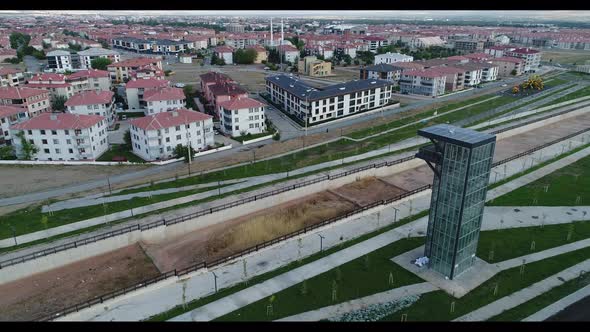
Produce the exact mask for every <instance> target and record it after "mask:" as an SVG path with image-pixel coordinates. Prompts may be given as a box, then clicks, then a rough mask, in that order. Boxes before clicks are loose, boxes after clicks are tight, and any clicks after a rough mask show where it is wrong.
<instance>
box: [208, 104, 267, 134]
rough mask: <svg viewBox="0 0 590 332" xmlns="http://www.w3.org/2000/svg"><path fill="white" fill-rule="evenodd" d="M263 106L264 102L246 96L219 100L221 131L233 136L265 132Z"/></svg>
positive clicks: (264, 105)
mask: <svg viewBox="0 0 590 332" xmlns="http://www.w3.org/2000/svg"><path fill="white" fill-rule="evenodd" d="M265 107H266V104H263V103H261V102H259V101H258V100H255V99H252V98H248V97H246V98H242V97H238V98H235V99H232V100H228V101H224V102H221V103H220V104H219V108H220V114H221V116H220V118H219V119H220V120H221V131H223V132H224V133H225V134H227V135H230V136H233V137H237V136H242V135H247V134H252V135H255V134H260V133H263V132H265V131H266V126H265V122H264V121H265V117H264V110H265Z"/></svg>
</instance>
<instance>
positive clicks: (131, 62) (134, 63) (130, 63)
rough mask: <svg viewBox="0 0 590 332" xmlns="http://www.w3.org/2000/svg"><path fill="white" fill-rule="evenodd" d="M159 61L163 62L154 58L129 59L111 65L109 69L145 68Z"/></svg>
mask: <svg viewBox="0 0 590 332" xmlns="http://www.w3.org/2000/svg"><path fill="white" fill-rule="evenodd" d="M158 61H161V60H160V59H152V58H134V59H128V60H123V61H119V62H115V63H111V64H110V65H108V66H107V67H139V66H145V65H149V64H152V63H156V62H158Z"/></svg>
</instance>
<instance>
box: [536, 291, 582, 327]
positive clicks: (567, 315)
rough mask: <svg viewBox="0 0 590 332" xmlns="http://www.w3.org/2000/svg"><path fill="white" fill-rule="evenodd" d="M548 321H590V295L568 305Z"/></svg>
mask: <svg viewBox="0 0 590 332" xmlns="http://www.w3.org/2000/svg"><path fill="white" fill-rule="evenodd" d="M546 321H547V322H590V296H588V297H585V298H583V299H582V300H580V301H578V302H576V303H574V304H572V305H570V306H569V307H566V308H565V309H563V310H562V311H560V312H558V313H557V314H556V315H554V316H552V317H549V318H548V319H547V320H546Z"/></svg>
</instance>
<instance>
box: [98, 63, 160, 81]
mask: <svg viewBox="0 0 590 332" xmlns="http://www.w3.org/2000/svg"><path fill="white" fill-rule="evenodd" d="M147 65H153V66H155V67H158V68H159V69H162V60H161V59H160V58H133V59H128V60H124V61H119V62H115V63H111V64H110V65H108V66H107V70H108V72H109V75H110V77H111V80H112V81H113V82H123V81H125V80H128V79H130V78H131V73H132V72H133V71H135V70H137V69H139V68H141V67H143V66H147Z"/></svg>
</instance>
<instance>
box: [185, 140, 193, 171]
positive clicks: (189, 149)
mask: <svg viewBox="0 0 590 332" xmlns="http://www.w3.org/2000/svg"><path fill="white" fill-rule="evenodd" d="M186 140H187V147H188V176H191V164H192V156H191V154H192V153H191V149H192V147H191V133H189V132H187V133H186Z"/></svg>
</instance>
